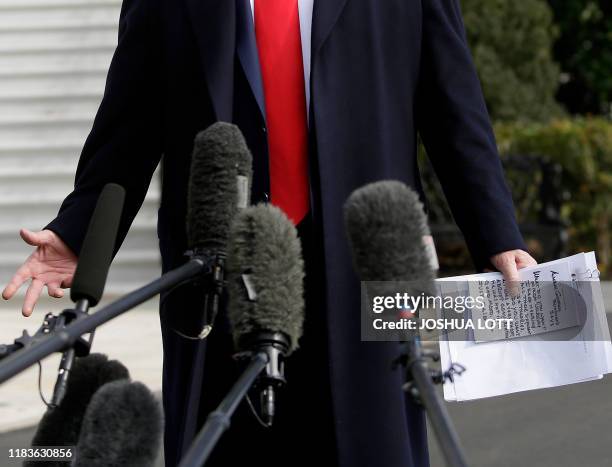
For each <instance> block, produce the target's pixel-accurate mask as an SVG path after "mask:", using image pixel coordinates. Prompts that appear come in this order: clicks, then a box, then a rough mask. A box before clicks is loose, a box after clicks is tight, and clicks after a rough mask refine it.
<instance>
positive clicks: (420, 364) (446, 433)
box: [396, 335, 468, 467]
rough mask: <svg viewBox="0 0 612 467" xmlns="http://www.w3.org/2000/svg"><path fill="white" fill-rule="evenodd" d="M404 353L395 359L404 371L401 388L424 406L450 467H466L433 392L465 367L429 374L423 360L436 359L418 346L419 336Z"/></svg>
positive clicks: (444, 414)
mask: <svg viewBox="0 0 612 467" xmlns="http://www.w3.org/2000/svg"><path fill="white" fill-rule="evenodd" d="M405 349H406V350H405V353H404V354H402V355H401V356H400V357H399V358H398V359H397V360H396V364H401V365H402V366H404V367H405V368H406V375H407V377H406V383H405V384H404V385H403V389H404V391H405V392H407V393H409V394H410V395H411V396H412V397H413V399H414V400H415V401H416V402H417V403H419V404H421V405H423V406H424V407H425V410H426V412H427V416H428V418H429V421H430V422H431V425H432V426H433V429H434V432H435V433H436V437H437V438H438V441H439V444H440V448H441V449H442V453H443V455H444V459H445V460H446V465H448V466H450V467H467V465H468V463H467V460H466V457H465V453H464V451H463V448H462V446H461V441H460V440H459V435H458V434H457V431H456V430H455V428H454V426H453V422H452V420H451V418H450V415H449V414H448V411H447V410H446V406H445V405H444V403H443V402H442V400H441V398H440V396H439V394H438V393H437V392H436V389H435V386H434V382H435V383H438V384H440V383H443V382H444V381H445V380H446V379H449V380H451V381H452V379H453V377H454V374H461V373H462V372H463V371H464V370H465V368H463V367H461V366H460V365H454V366H453V367H451V368H450V369H449V370H448V371H447V372H445V373H442V372H435V371H434V372H432V370H430V369H429V367H428V366H427V362H426V361H425V358H427V357H429V358H433V359H434V360H437V359H439V356H438V355H437V354H436V353H434V352H428V351H424V350H423V349H422V347H421V339H420V337H419V336H418V335H415V336H413V337H412V338H411V339H410V340H408V341H407V342H406V343H405Z"/></svg>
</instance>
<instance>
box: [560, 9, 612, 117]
mask: <svg viewBox="0 0 612 467" xmlns="http://www.w3.org/2000/svg"><path fill="white" fill-rule="evenodd" d="M549 3H550V5H551V6H552V8H553V11H554V13H555V20H556V22H557V24H558V25H559V29H560V36H559V40H558V41H557V43H556V44H555V49H554V51H555V58H556V59H557V60H558V61H559V63H560V64H561V68H562V71H563V77H564V80H563V84H562V86H561V89H560V90H559V95H558V98H559V100H560V101H561V102H562V103H563V104H565V106H566V107H567V108H568V110H569V111H570V112H572V113H582V114H584V113H593V114H611V113H612V107H611V104H612V2H611V1H610V0H549Z"/></svg>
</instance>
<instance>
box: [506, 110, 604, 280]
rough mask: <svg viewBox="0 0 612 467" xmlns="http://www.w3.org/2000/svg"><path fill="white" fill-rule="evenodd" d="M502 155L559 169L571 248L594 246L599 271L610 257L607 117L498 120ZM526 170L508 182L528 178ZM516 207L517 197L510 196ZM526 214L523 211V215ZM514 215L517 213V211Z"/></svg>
mask: <svg viewBox="0 0 612 467" xmlns="http://www.w3.org/2000/svg"><path fill="white" fill-rule="evenodd" d="M496 134H497V138H498V145H499V148H500V152H501V154H502V157H507V156H508V155H510V154H514V155H521V156H523V157H540V158H543V159H545V160H548V161H550V162H555V163H558V164H559V165H560V166H561V167H562V169H563V172H562V174H563V176H562V189H563V191H564V195H565V196H564V197H565V200H564V203H563V209H562V211H561V214H562V217H563V219H564V220H565V221H566V222H567V223H568V226H569V234H570V237H569V238H570V249H571V250H572V251H586V250H595V251H596V252H597V255H598V260H599V262H600V264H601V267H602V269H603V270H606V271H607V270H609V268H610V266H611V261H612V251H611V248H612V245H611V242H612V237H611V230H612V122H610V121H609V120H606V119H603V118H577V119H573V120H559V121H553V122H552V123H550V124H547V125H544V124H531V125H526V124H520V123H519V124H516V123H515V124H498V125H497V126H496ZM526 175H528V174H525V173H518V174H516V173H514V174H513V173H511V172H509V173H508V174H507V176H508V179H509V182H510V184H511V185H514V186H516V184H517V183H530V181H531V180H532V179H530V177H529V176H526ZM515 202H516V204H517V206H520V205H521V200H520V199H516V200H515ZM525 215H528V214H524V213H523V216H525ZM519 217H521V216H520V215H519Z"/></svg>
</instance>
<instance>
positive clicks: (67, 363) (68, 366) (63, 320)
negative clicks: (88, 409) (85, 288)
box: [49, 299, 94, 408]
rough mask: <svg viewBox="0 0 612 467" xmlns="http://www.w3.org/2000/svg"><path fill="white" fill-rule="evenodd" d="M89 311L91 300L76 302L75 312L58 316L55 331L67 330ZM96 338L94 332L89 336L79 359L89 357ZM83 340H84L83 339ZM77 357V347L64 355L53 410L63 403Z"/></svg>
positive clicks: (54, 394) (70, 311) (51, 405)
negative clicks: (72, 322)
mask: <svg viewBox="0 0 612 467" xmlns="http://www.w3.org/2000/svg"><path fill="white" fill-rule="evenodd" d="M88 311H89V300H87V299H80V300H78V301H77V302H76V304H75V307H74V310H65V311H64V312H63V313H62V314H61V315H60V316H58V318H57V321H56V328H55V329H54V330H56V331H57V330H61V329H62V328H65V327H66V325H67V324H69V323H70V321H72V320H74V319H77V318H78V317H79V316H80V315H85V314H87V312H88ZM93 338H94V331H92V332H91V334H90V336H89V341H87V342H86V343H85V346H84V347H83V346H81V349H80V352H79V355H78V356H79V357H85V356H87V355H89V352H90V350H91V344H92V342H93ZM81 340H82V338H81ZM75 356H76V349H75V346H71V347H70V348H69V349H67V350H65V351H64V353H63V354H62V359H61V360H60V364H59V369H58V374H57V380H56V381H55V387H54V388H53V397H52V398H51V402H50V403H49V405H50V407H51V408H55V407H57V406H58V405H60V404H61V403H62V400H63V399H64V396H65V395H66V389H67V387H68V378H69V376H70V371H71V370H72V364H73V363H74V358H75Z"/></svg>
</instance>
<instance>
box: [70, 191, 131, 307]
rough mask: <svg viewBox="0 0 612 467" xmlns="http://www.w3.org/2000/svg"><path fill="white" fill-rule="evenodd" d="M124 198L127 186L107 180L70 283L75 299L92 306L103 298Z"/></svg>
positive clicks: (72, 295)
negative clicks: (85, 301) (84, 301)
mask: <svg viewBox="0 0 612 467" xmlns="http://www.w3.org/2000/svg"><path fill="white" fill-rule="evenodd" d="M124 201H125V190H124V189H123V187H122V186H120V185H117V184H115V183H109V184H107V185H106V186H105V187H104V189H103V190H102V192H101V193H100V197H99V198H98V203H97V204H96V208H95V209H94V212H93V214H92V216H91V220H90V222H89V227H88V229H87V233H86V234H85V238H84V240H83V246H82V247H81V253H80V254H79V262H78V264H77V268H76V271H75V272H74V279H73V281H72V286H71V287H70V299H71V300H72V301H73V302H75V303H77V302H79V301H81V300H87V302H88V305H89V307H94V306H96V305H97V304H98V302H99V301H100V299H101V298H102V294H103V293H104V286H105V285H106V278H107V276H108V270H109V268H110V265H111V262H112V260H113V254H114V252H115V244H116V242H117V232H118V231H119V222H120V221H121V213H122V211H123V203H124Z"/></svg>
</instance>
